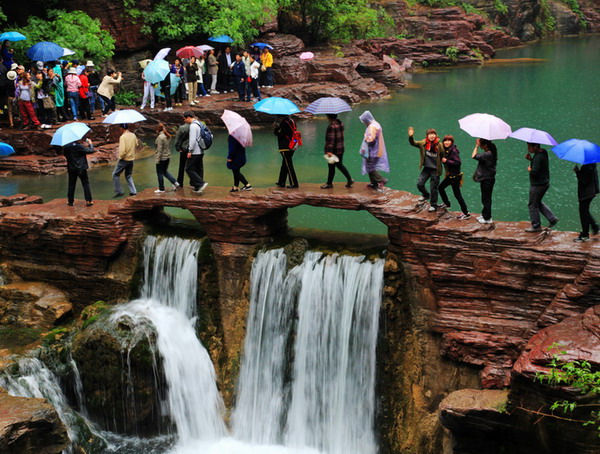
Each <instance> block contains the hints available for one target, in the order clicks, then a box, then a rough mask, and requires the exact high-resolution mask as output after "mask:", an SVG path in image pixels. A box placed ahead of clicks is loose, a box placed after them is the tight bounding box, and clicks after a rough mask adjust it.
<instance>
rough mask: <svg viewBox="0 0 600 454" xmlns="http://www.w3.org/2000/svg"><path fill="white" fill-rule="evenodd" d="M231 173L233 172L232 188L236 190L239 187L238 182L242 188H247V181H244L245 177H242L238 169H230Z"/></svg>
mask: <svg viewBox="0 0 600 454" xmlns="http://www.w3.org/2000/svg"><path fill="white" fill-rule="evenodd" d="M231 171H232V172H233V186H234V187H236V188H237V187H238V186H239V185H240V182H241V183H242V184H243V185H244V186H248V180H246V177H245V176H244V175H242V171H241V170H240V169H231Z"/></svg>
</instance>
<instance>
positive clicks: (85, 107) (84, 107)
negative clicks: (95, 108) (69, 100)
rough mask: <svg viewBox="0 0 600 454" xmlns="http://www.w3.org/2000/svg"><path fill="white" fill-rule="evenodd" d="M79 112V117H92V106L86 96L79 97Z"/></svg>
mask: <svg viewBox="0 0 600 454" xmlns="http://www.w3.org/2000/svg"><path fill="white" fill-rule="evenodd" d="M79 113H80V117H81V118H87V119H90V118H92V108H91V107H90V100H89V99H88V98H79Z"/></svg>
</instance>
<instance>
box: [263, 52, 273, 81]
mask: <svg viewBox="0 0 600 454" xmlns="http://www.w3.org/2000/svg"><path fill="white" fill-rule="evenodd" d="M260 62H261V63H262V65H263V66H264V71H263V73H264V84H263V86H265V87H266V88H273V68H272V67H273V54H272V53H271V52H270V51H269V48H268V47H265V48H264V49H263V52H262V54H261V55H260ZM261 70H262V67H261Z"/></svg>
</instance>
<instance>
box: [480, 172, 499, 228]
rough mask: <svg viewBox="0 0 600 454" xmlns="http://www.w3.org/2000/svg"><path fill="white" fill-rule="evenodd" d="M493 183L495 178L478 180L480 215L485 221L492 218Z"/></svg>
mask: <svg viewBox="0 0 600 454" xmlns="http://www.w3.org/2000/svg"><path fill="white" fill-rule="evenodd" d="M495 183H496V178H490V179H488V180H483V181H480V182H479V184H480V185H481V204H482V205H483V208H482V209H481V216H482V217H483V219H485V220H486V221H489V220H490V219H492V192H494V184H495Z"/></svg>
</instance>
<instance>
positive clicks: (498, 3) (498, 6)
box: [494, 0, 508, 14]
mask: <svg viewBox="0 0 600 454" xmlns="http://www.w3.org/2000/svg"><path fill="white" fill-rule="evenodd" d="M494 9H495V10H496V11H498V12H499V13H500V14H507V13H508V6H506V3H504V2H503V1H502V0H494Z"/></svg>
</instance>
